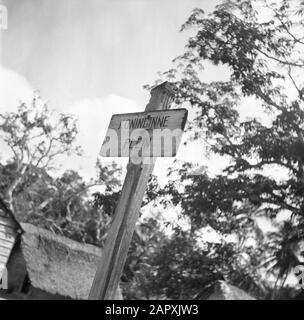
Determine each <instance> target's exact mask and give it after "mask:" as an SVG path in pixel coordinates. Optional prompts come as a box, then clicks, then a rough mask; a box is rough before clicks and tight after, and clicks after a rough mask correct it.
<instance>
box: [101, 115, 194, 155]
mask: <svg viewBox="0 0 304 320" xmlns="http://www.w3.org/2000/svg"><path fill="white" fill-rule="evenodd" d="M187 115H188V112H187V110H186V109H172V110H162V111H151V112H137V113H127V114H116V115H113V116H112V118H111V121H110V125H109V128H108V131H107V133H106V137H105V140H104V142H103V145H102V147H101V151H100V155H101V156H103V157H131V158H133V157H135V158H136V157H174V156H175V155H176V153H177V149H178V147H179V144H180V141H181V137H182V133H183V130H184V127H185V123H186V120H187Z"/></svg>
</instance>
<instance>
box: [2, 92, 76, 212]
mask: <svg viewBox="0 0 304 320" xmlns="http://www.w3.org/2000/svg"><path fill="white" fill-rule="evenodd" d="M0 120H1V122H0V134H1V139H2V140H3V141H4V143H5V144H6V145H7V146H8V147H9V149H10V151H11V152H12V159H11V163H12V165H11V168H12V169H13V174H11V175H10V179H9V180H8V181H7V185H6V188H5V190H3V193H2V196H3V197H4V199H5V201H6V202H7V203H8V205H9V207H10V209H11V210H12V211H13V212H14V205H13V193H14V191H15V190H16V188H17V187H18V186H19V185H20V184H21V183H22V182H23V181H24V180H25V179H26V178H28V177H29V176H30V175H31V174H33V173H34V172H35V171H37V170H38V171H39V170H41V169H42V170H43V169H45V170H48V169H50V168H51V167H52V165H53V163H54V162H53V161H54V160H55V159H56V157H58V156H60V155H62V154H71V153H74V152H75V153H77V154H79V153H80V148H79V147H78V146H76V145H75V140H76V136H77V127H76V120H75V119H74V118H73V117H72V116H71V115H66V114H60V115H59V117H58V118H57V119H55V120H54V117H53V115H52V112H51V111H50V110H49V108H48V106H47V105H46V104H43V103H42V102H41V100H40V99H39V97H34V99H33V101H32V104H31V105H30V106H28V105H26V104H24V103H21V104H20V106H19V107H18V109H17V111H16V112H8V113H5V114H0Z"/></svg>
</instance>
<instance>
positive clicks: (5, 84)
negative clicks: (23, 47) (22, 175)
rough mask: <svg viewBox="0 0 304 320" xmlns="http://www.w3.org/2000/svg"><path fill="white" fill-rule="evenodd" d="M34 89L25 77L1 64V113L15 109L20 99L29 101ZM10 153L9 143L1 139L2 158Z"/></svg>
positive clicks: (0, 157)
mask: <svg viewBox="0 0 304 320" xmlns="http://www.w3.org/2000/svg"><path fill="white" fill-rule="evenodd" d="M32 98H33V89H32V87H31V85H30V83H29V82H28V81H27V79H26V78H25V77H23V76H22V75H20V74H18V73H17V72H15V71H13V70H9V69H6V68H4V67H2V66H0V113H3V112H8V111H12V110H14V109H15V108H16V107H17V106H18V105H19V102H20V101H24V102H29V101H31V99H32ZM9 154H10V150H9V149H8V147H7V145H6V144H5V143H4V142H3V141H1V140H0V160H5V159H7V157H8V156H9Z"/></svg>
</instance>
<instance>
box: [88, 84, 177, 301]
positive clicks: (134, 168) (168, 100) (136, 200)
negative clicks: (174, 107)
mask: <svg viewBox="0 0 304 320" xmlns="http://www.w3.org/2000/svg"><path fill="white" fill-rule="evenodd" d="M173 100H174V91H173V88H172V86H171V85H170V84H169V83H167V82H164V83H162V84H161V85H159V86H157V87H155V88H154V89H152V90H151V98H150V101H149V103H148V104H147V106H146V109H145V111H154V110H155V111H156V110H166V109H169V108H170V106H171V104H172V102H173ZM150 162H151V163H149V164H145V163H143V162H141V163H140V164H134V163H132V159H129V163H128V166H127V175H126V178H125V181H124V184H123V187H122V192H121V196H120V199H119V202H118V204H117V207H116V209H115V214H114V220H113V222H112V224H111V227H110V230H109V232H108V236H107V239H106V243H105V246H104V249H103V251H102V257H101V259H100V261H99V263H98V267H97V272H96V275H95V278H94V281H93V285H92V288H91V292H90V295H89V299H92V300H111V299H115V295H116V291H117V288H118V285H119V281H120V277H121V274H122V271H123V268H124V265H125V262H126V258H127V254H128V250H129V247H130V243H131V240H132V236H133V232H134V229H135V224H136V221H137V219H138V217H139V211H140V208H141V204H142V200H143V197H144V193H145V190H146V186H147V183H148V180H149V177H150V175H151V174H152V172H153V169H154V165H155V159H153V160H152V159H151V161H150Z"/></svg>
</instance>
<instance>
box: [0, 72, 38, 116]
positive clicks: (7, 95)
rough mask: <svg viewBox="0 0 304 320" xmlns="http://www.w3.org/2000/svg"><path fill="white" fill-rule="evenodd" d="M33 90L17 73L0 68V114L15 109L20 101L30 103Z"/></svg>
mask: <svg viewBox="0 0 304 320" xmlns="http://www.w3.org/2000/svg"><path fill="white" fill-rule="evenodd" d="M32 98H33V88H32V86H31V85H30V83H29V82H28V81H27V79H26V78H25V77H24V76H22V75H20V74H19V73H17V72H15V71H13V70H10V69H7V68H4V67H2V66H0V112H3V111H10V110H12V109H14V108H16V107H17V106H18V104H19V102H20V101H24V102H30V101H31V100H32Z"/></svg>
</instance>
